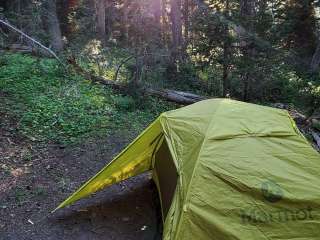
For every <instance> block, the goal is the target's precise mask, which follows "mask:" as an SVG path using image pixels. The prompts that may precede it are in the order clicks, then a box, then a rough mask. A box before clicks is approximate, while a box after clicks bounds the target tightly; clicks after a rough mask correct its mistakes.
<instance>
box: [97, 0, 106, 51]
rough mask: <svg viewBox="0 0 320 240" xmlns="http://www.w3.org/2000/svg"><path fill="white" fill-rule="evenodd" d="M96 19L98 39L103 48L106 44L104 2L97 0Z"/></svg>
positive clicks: (103, 0) (104, 0)
mask: <svg viewBox="0 0 320 240" xmlns="http://www.w3.org/2000/svg"><path fill="white" fill-rule="evenodd" d="M96 18H97V19H96V21H97V22H96V25H97V33H98V38H99V39H100V41H101V43H102V45H103V46H104V45H105V44H106V0H97V3H96Z"/></svg>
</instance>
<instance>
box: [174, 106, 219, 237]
mask: <svg viewBox="0 0 320 240" xmlns="http://www.w3.org/2000/svg"><path fill="white" fill-rule="evenodd" d="M220 107H221V104H220V102H219V107H217V109H216V111H214V113H212V118H211V120H210V122H209V124H208V127H207V128H206V132H205V134H204V135H203V140H202V143H201V147H200V150H199V153H198V156H197V160H196V164H195V166H194V168H193V171H192V174H191V178H190V182H189V185H188V186H189V187H188V190H187V193H186V196H185V198H184V201H183V204H182V208H184V206H185V205H186V204H188V203H189V195H190V188H191V185H192V183H193V179H194V175H195V172H196V169H197V167H198V165H199V157H200V154H201V152H202V149H203V146H204V143H205V142H206V140H208V136H207V134H208V129H210V127H211V125H212V122H213V119H214V115H215V114H216V112H217V111H218V110H219V109H220ZM184 214H185V211H184V209H182V212H181V215H180V219H179V223H178V227H177V231H176V232H177V234H179V233H180V227H181V224H182V223H181V219H183V216H184ZM176 236H177V235H176Z"/></svg>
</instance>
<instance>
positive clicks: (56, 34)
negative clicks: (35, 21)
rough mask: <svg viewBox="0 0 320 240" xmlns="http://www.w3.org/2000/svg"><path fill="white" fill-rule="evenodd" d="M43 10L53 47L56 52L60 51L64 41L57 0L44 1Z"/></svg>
mask: <svg viewBox="0 0 320 240" xmlns="http://www.w3.org/2000/svg"><path fill="white" fill-rule="evenodd" d="M43 11H44V14H43V18H44V22H45V23H46V27H47V31H48V34H49V39H50V45H51V48H52V49H53V50H55V51H56V52H59V51H61V50H62V49H63V41H62V36H61V30H60V23H59V19H58V16H57V6H56V1H55V0H46V1H45V2H44V9H43Z"/></svg>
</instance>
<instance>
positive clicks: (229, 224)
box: [58, 99, 320, 240]
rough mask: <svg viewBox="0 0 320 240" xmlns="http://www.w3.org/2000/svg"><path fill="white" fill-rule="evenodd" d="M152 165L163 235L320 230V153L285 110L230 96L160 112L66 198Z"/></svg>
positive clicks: (299, 236) (245, 236)
mask: <svg viewBox="0 0 320 240" xmlns="http://www.w3.org/2000/svg"><path fill="white" fill-rule="evenodd" d="M149 170H152V173H153V179H154V181H155V183H156V185H157V188H158V191H159V196H160V200H161V206H162V216H163V221H164V231H163V239H165V240H173V239H174V240H177V239H179V240H180V239H183V240H187V239H201V240H205V239H210V240H252V239H265V240H271V239H281V240H285V239H286V240H289V239H290V240H291V239H295V240H316V239H320V155H319V154H318V153H317V152H316V151H315V150H314V149H313V148H312V147H311V146H310V145H309V143H308V142H307V140H306V139H305V138H304V137H303V135H302V134H301V133H300V132H299V130H298V129H297V127H296V125H295V123H294V122H293V120H292V119H291V117H290V116H289V114H288V113H287V112H286V111H283V110H279V109H274V108H270V107H264V106H258V105H254V104H248V103H243V102H238V101H233V100H228V99H214V100H206V101H202V102H199V103H196V104H193V105H190V106H187V107H183V108H180V109H178V110H174V111H169V112H165V113H163V114H161V115H160V116H159V118H158V119H156V120H155V121H154V122H153V123H152V124H151V125H150V126H149V127H148V128H147V129H146V130H145V131H144V132H142V134H141V135H140V136H139V137H138V138H137V139H135V140H134V141H133V142H132V143H131V144H130V145H129V146H128V147H127V148H126V149H124V150H123V151H122V152H121V153H120V154H119V155H118V156H117V157H116V158H115V159H114V160H113V161H112V162H111V163H109V164H108V165H107V166H106V167H104V168H103V169H102V170H101V171H100V172H99V173H97V174H96V175H95V176H94V177H93V178H91V179H90V180H89V181H88V182H87V183H85V184H84V185H83V186H82V187H81V188H79V190H78V191H76V192H75V193H74V194H73V195H71V196H70V197H69V198H68V199H66V200H65V201H64V202H63V203H61V204H60V205H59V206H58V208H61V207H64V206H66V205H68V204H71V203H73V202H74V201H76V200H79V199H81V198H83V197H86V196H88V195H89V194H92V193H94V192H96V191H98V190H101V189H103V188H105V187H107V186H110V185H112V184H115V183H117V182H119V181H122V180H124V179H127V178H129V177H132V176H135V175H137V174H141V173H143V172H145V171H149Z"/></svg>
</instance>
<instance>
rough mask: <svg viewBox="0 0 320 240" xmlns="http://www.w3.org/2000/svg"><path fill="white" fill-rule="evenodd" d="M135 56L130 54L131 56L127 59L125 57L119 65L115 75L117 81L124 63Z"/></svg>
mask: <svg viewBox="0 0 320 240" xmlns="http://www.w3.org/2000/svg"><path fill="white" fill-rule="evenodd" d="M132 58H134V56H130V57H127V58H126V59H124V60H123V61H122V62H121V63H120V64H119V66H118V68H117V71H116V74H115V76H114V81H115V82H116V81H117V80H118V74H119V71H120V68H121V67H122V66H123V64H125V63H126V62H128V61H129V60H130V59H132Z"/></svg>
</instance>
